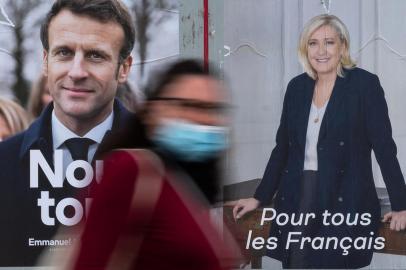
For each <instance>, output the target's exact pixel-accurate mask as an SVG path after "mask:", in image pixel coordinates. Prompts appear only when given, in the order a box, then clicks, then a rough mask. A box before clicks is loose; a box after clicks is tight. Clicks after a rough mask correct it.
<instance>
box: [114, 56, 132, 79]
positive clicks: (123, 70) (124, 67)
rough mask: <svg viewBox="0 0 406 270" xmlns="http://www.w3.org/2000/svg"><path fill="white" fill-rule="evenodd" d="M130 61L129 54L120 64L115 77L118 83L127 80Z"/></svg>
mask: <svg viewBox="0 0 406 270" xmlns="http://www.w3.org/2000/svg"><path fill="white" fill-rule="evenodd" d="M132 63H133V57H132V56H131V55H129V56H128V57H127V58H126V59H125V60H124V61H123V63H122V64H121V65H120V69H119V71H118V78H117V79H118V82H119V83H125V82H126V81H127V78H128V75H129V74H130V70H131V65H132Z"/></svg>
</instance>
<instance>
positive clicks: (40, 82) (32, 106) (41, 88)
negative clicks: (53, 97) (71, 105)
mask: <svg viewBox="0 0 406 270" xmlns="http://www.w3.org/2000/svg"><path fill="white" fill-rule="evenodd" d="M45 86H46V77H45V76H44V75H42V74H41V75H40V76H39V78H38V79H37V80H36V81H35V82H34V84H33V86H32V88H31V93H30V97H29V99H28V106H27V107H28V113H29V114H30V115H31V116H32V117H34V118H37V117H38V116H39V115H40V114H41V112H42V110H43V109H44V108H45V107H46V105H47V104H44V103H43V102H42V96H43V95H44V93H45V92H46V91H47V89H46V88H45Z"/></svg>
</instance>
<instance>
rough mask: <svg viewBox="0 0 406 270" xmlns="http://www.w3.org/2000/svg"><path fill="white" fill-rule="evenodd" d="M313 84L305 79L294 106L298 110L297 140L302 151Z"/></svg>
mask: <svg viewBox="0 0 406 270" xmlns="http://www.w3.org/2000/svg"><path fill="white" fill-rule="evenodd" d="M314 84H315V81H314V80H313V79H312V78H310V77H306V81H305V83H304V89H303V91H301V96H300V97H299V99H298V100H297V101H298V102H297V104H295V105H297V106H298V110H299V112H298V115H299V117H298V121H297V139H298V142H299V145H301V146H302V148H303V151H304V149H305V145H306V133H307V124H308V121H309V114H310V107H311V105H312V99H313V91H314Z"/></svg>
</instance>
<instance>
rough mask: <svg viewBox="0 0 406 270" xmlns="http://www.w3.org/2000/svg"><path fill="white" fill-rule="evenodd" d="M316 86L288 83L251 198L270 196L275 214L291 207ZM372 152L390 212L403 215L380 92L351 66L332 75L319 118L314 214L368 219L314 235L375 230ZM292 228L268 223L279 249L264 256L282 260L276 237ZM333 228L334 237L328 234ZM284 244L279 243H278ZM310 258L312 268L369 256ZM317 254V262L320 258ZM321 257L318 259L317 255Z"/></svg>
mask: <svg viewBox="0 0 406 270" xmlns="http://www.w3.org/2000/svg"><path fill="white" fill-rule="evenodd" d="M314 85H315V81H314V80H313V79H311V78H310V77H309V76H308V75H307V74H305V73H304V74H301V75H299V76H297V77H295V78H294V79H292V80H291V81H290V83H289V85H288V88H287V91H286V94H285V99H284V104H283V112H282V117H281V121H280V126H279V129H278V132H277V135H276V146H275V148H274V149H273V151H272V154H271V157H270V159H269V162H268V165H267V167H266V169H265V173H264V176H263V179H262V181H261V183H260V185H259V186H258V188H257V190H256V192H255V195H254V197H255V198H256V199H258V200H259V201H260V202H261V203H262V204H268V203H269V202H270V201H271V199H272V198H273V197H274V194H275V193H276V192H277V195H276V198H275V207H276V208H277V211H278V212H285V213H294V212H295V211H297V209H298V204H299V200H300V198H299V194H300V186H301V184H300V181H302V172H303V165H304V151H305V144H306V131H307V123H308V118H309V112H310V106H311V102H312V96H313V89H314ZM371 150H374V153H375V156H376V159H377V161H378V163H379V166H380V168H381V171H382V175H383V179H384V181H385V184H386V187H387V190H388V193H389V198H390V202H391V205H392V209H393V210H396V211H398V210H406V186H405V181H404V178H403V176H402V172H401V170H400V166H399V163H398V160H397V157H396V152H397V150H396V145H395V142H394V141H393V139H392V129H391V124H390V120H389V116H388V108H387V105H386V101H385V98H384V92H383V89H382V87H381V85H380V83H379V79H378V77H377V76H376V75H374V74H371V73H369V72H367V71H365V70H362V69H359V68H354V69H351V70H345V76H344V78H341V77H337V79H336V82H335V85H334V88H333V92H332V95H331V97H330V101H329V103H328V105H327V109H326V112H325V115H324V117H323V120H322V123H321V128H320V133H319V138H318V144H317V154H318V177H319V178H318V179H319V181H318V186H317V194H318V197H317V198H315V200H317V205H318V209H314V212H316V213H320V212H321V211H324V210H325V209H327V210H329V212H331V213H336V212H340V213H350V214H352V215H354V214H355V213H370V214H371V215H372V222H371V225H370V226H355V227H354V226H353V227H350V226H342V227H340V228H332V227H323V228H321V229H320V231H318V232H315V233H316V234H318V235H316V236H328V235H330V236H336V237H343V236H351V237H357V236H370V235H369V233H370V232H371V231H373V232H375V233H376V231H377V228H378V225H379V220H380V217H381V214H380V205H379V201H378V197H377V194H376V190H375V185H374V180H373V175H372V162H371ZM292 229H293V228H289V227H288V226H283V227H282V226H281V227H278V226H277V225H276V224H273V225H272V229H271V236H276V237H279V238H280V239H281V241H282V243H279V245H278V249H277V250H275V251H271V252H269V255H270V256H272V257H275V258H277V259H279V260H281V261H283V262H284V264H285V266H286V264H287V261H288V256H289V254H288V252H287V251H286V250H284V249H281V247H284V244H283V241H284V240H283V239H284V236H286V233H287V232H288V231H290V230H292ZM333 230H334V231H333ZM285 240H286V239H285ZM329 252H330V251H328V252H325V253H324V254H323V253H320V252H319V253H316V252H315V254H314V256H310V257H308V260H309V265H311V266H312V267H315V268H317V267H329V266H332V267H336V268H340V267H349V268H351V267H361V266H365V265H368V264H369V263H370V260H371V258H372V251H371V250H366V251H365V250H351V251H350V254H349V255H347V256H341V255H340V254H339V253H338V252H337V253H334V252H332V253H329ZM320 255H322V256H320ZM324 255H325V256H324Z"/></svg>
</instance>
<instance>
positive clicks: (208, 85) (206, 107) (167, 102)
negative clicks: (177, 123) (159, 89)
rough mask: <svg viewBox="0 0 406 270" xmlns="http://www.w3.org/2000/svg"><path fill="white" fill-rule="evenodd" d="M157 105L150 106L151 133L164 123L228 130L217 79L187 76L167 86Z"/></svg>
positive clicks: (150, 104)
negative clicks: (170, 122)
mask: <svg viewBox="0 0 406 270" xmlns="http://www.w3.org/2000/svg"><path fill="white" fill-rule="evenodd" d="M158 99H161V100H157V101H153V102H150V103H149V105H147V106H148V107H149V109H148V111H149V113H148V116H147V119H146V123H147V125H148V126H150V127H151V128H152V129H153V128H155V127H156V126H157V125H158V124H159V123H160V122H161V121H162V120H163V119H180V120H186V121H189V122H193V123H196V124H201V125H211V126H225V125H226V124H227V123H228V121H227V117H226V115H225V114H224V112H223V109H224V107H225V106H226V103H227V98H226V94H225V89H223V88H222V86H221V85H220V83H219V82H218V81H216V80H215V79H211V78H209V77H205V76H194V75H184V76H182V77H180V78H178V79H176V80H175V81H174V82H173V83H171V84H170V85H168V86H166V89H165V90H164V91H163V93H162V94H161V96H160V97H158Z"/></svg>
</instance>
